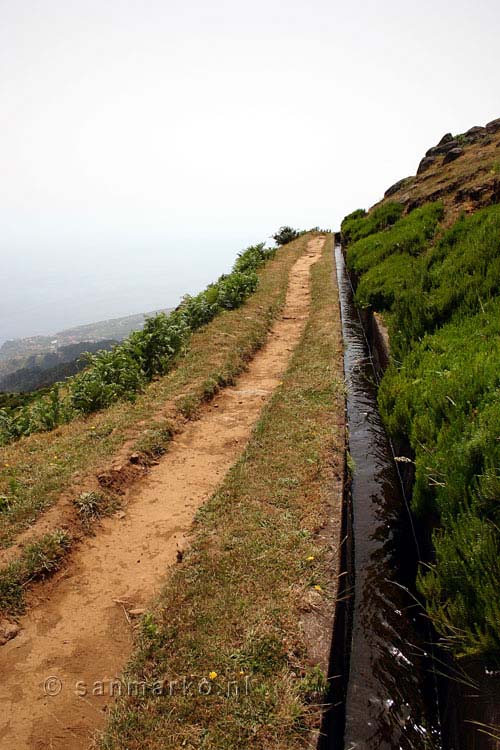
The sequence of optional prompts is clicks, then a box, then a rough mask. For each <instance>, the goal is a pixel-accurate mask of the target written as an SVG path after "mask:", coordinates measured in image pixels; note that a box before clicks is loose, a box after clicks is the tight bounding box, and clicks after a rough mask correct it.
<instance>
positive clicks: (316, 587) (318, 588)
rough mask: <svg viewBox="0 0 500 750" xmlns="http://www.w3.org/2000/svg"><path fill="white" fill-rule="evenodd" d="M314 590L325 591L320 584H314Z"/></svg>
mask: <svg viewBox="0 0 500 750" xmlns="http://www.w3.org/2000/svg"><path fill="white" fill-rule="evenodd" d="M314 590H315V591H323V589H322V588H321V586H318V584H316V586H314Z"/></svg>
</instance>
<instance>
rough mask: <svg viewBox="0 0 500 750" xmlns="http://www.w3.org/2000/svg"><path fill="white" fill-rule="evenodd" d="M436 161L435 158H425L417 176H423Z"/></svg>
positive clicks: (419, 166)
mask: <svg viewBox="0 0 500 750" xmlns="http://www.w3.org/2000/svg"><path fill="white" fill-rule="evenodd" d="M435 161H436V159H435V158H434V157H433V156H424V158H423V159H422V161H421V162H420V164H419V165H418V169H417V174H422V172H426V171H427V170H428V169H429V168H430V167H432V165H433V164H434V162H435Z"/></svg>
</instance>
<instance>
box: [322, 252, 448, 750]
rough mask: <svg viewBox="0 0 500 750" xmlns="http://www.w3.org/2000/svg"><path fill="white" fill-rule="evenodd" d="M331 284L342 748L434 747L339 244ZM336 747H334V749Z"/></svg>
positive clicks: (402, 550) (405, 558)
mask: <svg viewBox="0 0 500 750" xmlns="http://www.w3.org/2000/svg"><path fill="white" fill-rule="evenodd" d="M335 261H336V266H337V277H338V283H339V292H340V302H341V313H342V330H343V336H344V347H345V354H344V366H345V377H346V384H347V419H348V425H349V452H350V457H351V461H352V464H353V476H352V485H351V503H352V542H353V554H352V568H353V570H352V573H353V585H352V587H351V595H352V599H351V610H350V619H351V633H350V643H349V644H347V646H348V648H349V649H350V657H349V676H348V680H347V685H346V689H345V690H346V694H345V717H344V722H345V728H344V748H346V750H355V749H356V750H397V749H398V748H401V750H421V749H423V748H425V749H426V750H428V749H430V748H432V749H433V750H434V749H437V748H439V747H440V740H439V736H440V733H439V729H438V720H437V713H438V712H437V698H436V695H437V693H436V689H435V680H434V679H433V675H432V672H431V670H430V664H431V660H430V659H429V657H428V654H427V651H428V650H429V649H430V648H432V647H431V645H430V644H429V642H428V641H429V636H428V635H427V630H426V627H425V619H424V617H423V613H422V609H421V607H420V606H419V605H418V604H417V603H416V601H415V599H414V598H413V596H412V595H411V593H410V591H409V589H408V588H407V587H411V586H412V583H413V581H414V577H415V571H416V563H417V561H418V559H419V551H418V543H417V539H416V536H415V534H414V529H413V524H412V520H411V517H410V514H409V511H408V507H407V504H406V500H405V497H404V491H403V487H402V483H401V481H400V478H399V475H398V470H397V464H396V463H395V461H394V456H393V452H392V448H391V445H390V443H389V441H388V438H387V435H386V432H385V429H384V426H383V424H382V420H381V417H380V415H379V413H378V409H377V387H376V382H375V371H374V368H373V363H372V359H371V354H370V349H369V346H368V342H367V340H366V337H365V333H364V329H363V326H362V323H361V320H360V318H359V315H358V311H357V309H356V307H355V305H354V303H353V294H352V288H351V284H350V280H349V276H348V274H347V270H346V268H345V264H344V258H343V254H342V251H341V248H340V247H339V246H337V247H336V249H335ZM334 745H335V746H336V747H338V744H336V743H334Z"/></svg>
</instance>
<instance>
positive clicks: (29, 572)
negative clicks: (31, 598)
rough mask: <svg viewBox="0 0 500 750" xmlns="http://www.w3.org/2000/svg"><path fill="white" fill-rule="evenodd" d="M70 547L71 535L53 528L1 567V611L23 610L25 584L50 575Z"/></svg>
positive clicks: (15, 613) (7, 613) (10, 613)
mask: <svg viewBox="0 0 500 750" xmlns="http://www.w3.org/2000/svg"><path fill="white" fill-rule="evenodd" d="M70 546H71V537H70V536H69V535H68V534H67V533H66V532H65V531H62V530H60V529H56V530H55V531H53V532H50V533H49V534H45V535H44V536H43V537H41V538H40V539H37V540H36V541H33V542H31V543H30V544H27V545H26V547H25V548H24V549H23V552H22V554H21V556H20V557H19V558H17V559H16V560H14V561H12V562H11V563H9V564H8V565H6V566H5V567H3V568H0V613H1V614H2V615H17V614H19V613H20V612H22V611H23V608H24V592H25V589H26V587H27V586H28V584H30V583H31V582H32V581H36V580H40V579H41V578H45V577H46V576H49V575H52V573H54V571H56V570H57V568H58V567H59V564H60V561H61V559H62V558H63V557H64V555H65V554H66V552H67V550H68V549H69V547H70Z"/></svg>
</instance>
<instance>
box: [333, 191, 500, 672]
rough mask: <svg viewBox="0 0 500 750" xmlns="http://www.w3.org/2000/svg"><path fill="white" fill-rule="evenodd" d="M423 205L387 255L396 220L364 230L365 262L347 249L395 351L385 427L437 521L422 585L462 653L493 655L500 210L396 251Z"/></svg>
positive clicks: (499, 556)
mask: <svg viewBox="0 0 500 750" xmlns="http://www.w3.org/2000/svg"><path fill="white" fill-rule="evenodd" d="M418 210H419V211H422V210H424V211H431V206H430V205H429V206H424V207H423V209H418ZM416 213H417V212H416V211H414V212H412V213H410V214H409V215H408V216H407V217H404V218H403V219H401V220H400V221H399V222H398V230H397V231H398V233H399V237H400V239H399V240H398V242H399V247H398V246H396V245H395V246H394V247H393V248H392V250H391V252H390V253H387V254H385V255H384V257H381V255H382V254H381V253H380V243H381V242H383V243H385V246H387V243H388V240H387V239H386V238H387V237H388V236H389V235H390V234H391V232H393V231H394V229H395V227H394V228H393V229H391V230H388V231H386V232H382V233H380V235H373V236H372V237H370V238H369V240H370V241H371V242H372V243H373V244H372V246H371V247H368V248H366V257H365V258H364V259H363V258H362V255H361V254H360V248H359V245H360V243H359V242H358V243H357V247H356V245H353V246H351V247H350V248H348V261H349V262H350V265H351V267H355V268H356V267H357V268H358V269H359V268H363V270H360V271H359V273H360V283H359V286H358V291H357V294H358V297H360V298H361V301H368V303H369V304H371V305H372V306H373V307H374V308H375V309H378V310H384V311H385V312H386V313H387V314H388V321H389V325H390V330H391V341H392V346H393V352H394V358H393V363H392V364H391V366H390V367H389V368H388V370H387V371H386V373H385V375H384V378H383V379H382V383H381V386H380V391H379V404H380V409H381V413H382V416H383V417H384V420H385V423H386V425H387V428H388V430H389V432H390V434H391V435H392V436H393V437H395V438H406V439H408V440H409V442H410V445H411V448H412V451H413V453H414V457H415V469H416V481H415V486H414V493H413V507H414V510H415V512H416V513H417V514H418V515H419V516H420V517H422V518H424V519H426V520H427V521H428V522H429V523H430V524H431V525H432V526H433V527H434V529H435V530H434V534H433V541H434V547H435V555H436V559H435V563H434V564H433V565H431V566H430V567H429V568H428V567H424V566H422V568H421V571H420V574H419V579H418V585H419V588H420V590H421V592H422V593H423V594H424V596H425V598H426V602H427V608H428V611H429V614H430V615H431V617H432V618H433V620H434V622H435V623H436V626H437V628H438V629H439V631H440V632H441V634H442V635H443V636H444V638H445V639H446V641H447V642H448V644H449V645H450V647H451V648H452V649H453V651H454V653H455V654H456V655H458V656H463V655H478V654H481V655H483V656H485V657H487V658H489V659H493V660H496V661H498V660H499V659H500V604H499V600H498V591H499V590H500V399H499V394H500V304H499V302H500V300H499V296H500V295H499V291H500V207H499V206H493V207H490V208H488V209H484V210H482V211H479V212H477V213H476V214H474V215H473V216H469V217H463V218H461V219H459V221H458V222H457V223H456V224H455V225H454V226H453V227H452V228H451V229H450V230H448V231H446V232H445V233H444V234H443V236H442V237H440V239H439V240H438V241H437V242H436V243H435V245H433V246H427V247H426V246H425V245H424V246H422V247H421V249H420V251H419V254H418V255H416V256H410V255H409V254H408V253H404V254H402V253H401V249H400V248H401V242H403V243H404V241H405V239H404V235H405V233H406V232H407V234H408V238H410V236H411V235H412V233H413V229H414V224H415V214H416ZM434 231H435V230H434ZM382 235H383V240H381V236H382ZM408 241H409V240H408ZM365 242H368V241H365ZM353 251H354V252H353ZM403 258H404V260H403ZM393 269H394V271H395V273H392V270H393Z"/></svg>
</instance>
